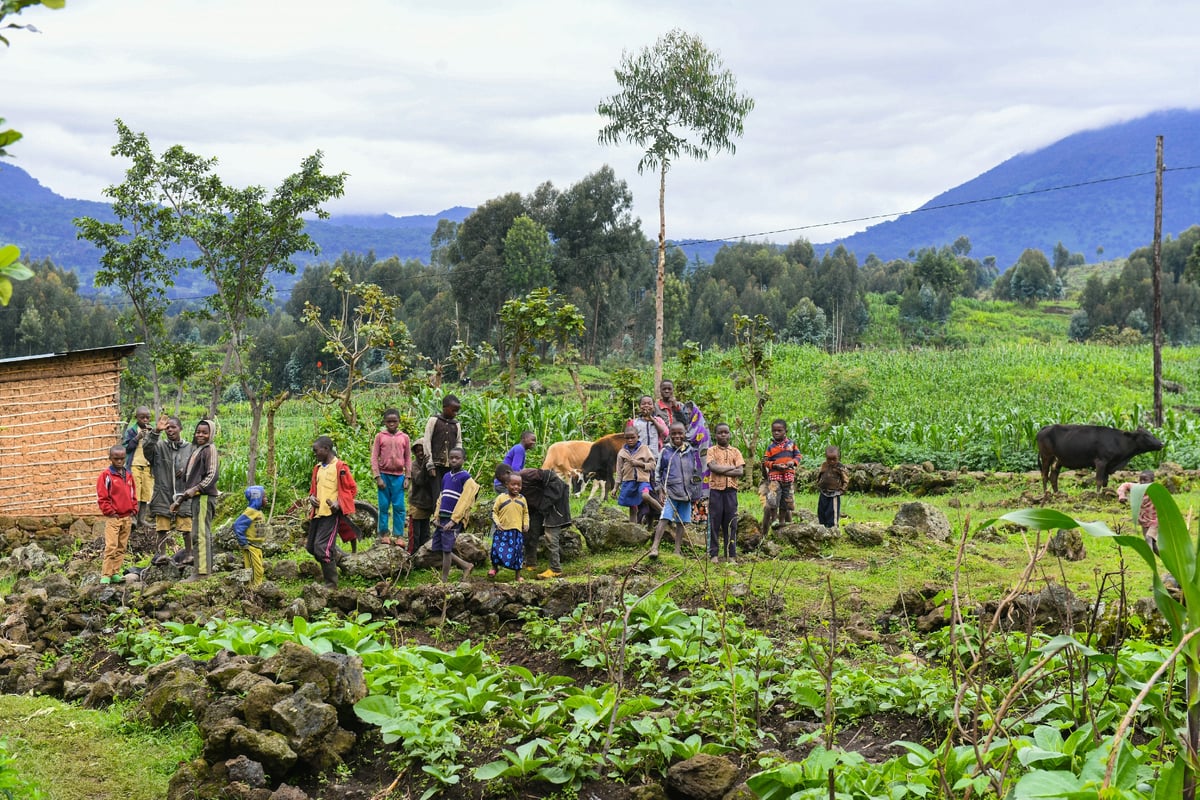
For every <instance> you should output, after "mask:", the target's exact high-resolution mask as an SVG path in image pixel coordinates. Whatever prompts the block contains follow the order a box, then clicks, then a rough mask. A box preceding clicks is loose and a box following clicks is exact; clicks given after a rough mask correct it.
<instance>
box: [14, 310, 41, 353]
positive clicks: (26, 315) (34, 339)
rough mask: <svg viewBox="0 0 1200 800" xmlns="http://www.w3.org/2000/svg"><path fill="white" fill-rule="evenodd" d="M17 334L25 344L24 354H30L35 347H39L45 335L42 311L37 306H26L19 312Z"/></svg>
mask: <svg viewBox="0 0 1200 800" xmlns="http://www.w3.org/2000/svg"><path fill="white" fill-rule="evenodd" d="M17 335H18V336H19V337H20V338H21V343H22V344H24V345H25V354H26V355H32V354H33V351H34V350H35V349H41V346H42V340H43V339H44V338H45V337H46V323H45V322H43V321H42V313H41V312H40V311H38V310H37V306H26V307H25V311H24V312H23V313H22V314H21V322H20V324H18V325H17Z"/></svg>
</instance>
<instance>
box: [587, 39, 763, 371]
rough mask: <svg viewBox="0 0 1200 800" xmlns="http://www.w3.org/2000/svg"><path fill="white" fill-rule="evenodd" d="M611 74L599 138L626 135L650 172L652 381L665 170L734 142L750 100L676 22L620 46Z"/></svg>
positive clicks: (658, 334) (659, 314)
mask: <svg viewBox="0 0 1200 800" xmlns="http://www.w3.org/2000/svg"><path fill="white" fill-rule="evenodd" d="M614 73H615V75H616V78H617V84H618V85H619V86H620V87H621V90H620V91H619V92H618V93H617V94H615V95H613V96H612V97H610V98H608V99H607V100H605V101H603V102H601V103H600V104H599V105H598V106H597V107H596V111H597V112H599V113H600V115H601V116H603V117H605V118H607V120H608V122H607V123H606V124H605V125H604V127H602V128H601V129H600V134H599V139H600V143H601V144H620V143H622V142H630V143H632V144H636V145H637V146H638V147H642V148H644V149H645V151H644V153H643V154H642V158H641V160H640V161H638V165H637V168H638V172H639V173H642V172H644V171H645V170H647V169H653V170H657V171H658V176H659V177H658V268H657V269H658V271H657V278H656V281H655V315H654V320H655V323H654V385H655V386H657V385H658V383H659V382H660V381H661V380H662V362H663V338H664V314H665V308H664V290H665V284H666V247H667V218H666V192H667V171H668V170H669V169H670V168H671V163H672V162H673V161H675V160H676V159H678V158H679V157H680V156H689V157H691V158H695V159H699V160H701V161H703V160H707V159H708V157H709V156H710V155H712V154H713V153H714V152H716V153H719V152H721V151H723V150H727V151H729V152H730V153H733V152H735V150H736V149H737V148H736V146H735V145H734V139H736V138H737V137H739V136H741V135H742V122H743V120H744V119H745V118H746V115H747V114H748V113H750V110H751V109H753V108H754V100H753V99H752V98H751V97H750V96H749V95H746V94H742V93H740V92H739V91H738V88H737V79H736V78H735V77H734V75H733V73H732V72H731V71H729V70H728V69H726V68H725V66H724V64H723V62H722V61H721V57H720V56H719V55H718V54H717V53H716V52H714V51H712V50H709V49H708V47H707V45H705V44H704V41H703V40H702V39H701V38H700V37H699V36H695V35H693V34H689V33H686V32H685V31H682V30H679V29H678V28H676V29H673V30H671V31H668V32H667V33H665V34H663V35H662V36H660V37H659V38H658V41H656V42H655V43H654V45H652V46H650V47H646V48H643V49H642V51H641V52H640V53H638V54H637V55H632V54H630V53H623V54H622V55H621V63H620V64H619V65H618V67H617V68H616V70H614Z"/></svg>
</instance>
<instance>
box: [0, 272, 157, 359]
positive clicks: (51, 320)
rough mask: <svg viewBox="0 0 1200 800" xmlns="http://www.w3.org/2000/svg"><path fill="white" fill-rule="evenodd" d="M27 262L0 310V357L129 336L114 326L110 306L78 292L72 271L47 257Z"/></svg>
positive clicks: (109, 342) (102, 343)
mask: <svg viewBox="0 0 1200 800" xmlns="http://www.w3.org/2000/svg"><path fill="white" fill-rule="evenodd" d="M27 266H28V268H29V270H30V273H31V275H30V278H29V279H28V280H26V281H25V282H24V283H23V284H22V285H21V291H20V292H17V293H16V294H15V295H13V297H12V301H11V303H10V305H9V306H8V308H7V309H5V310H4V312H3V313H0V357H2V358H8V357H11V356H27V355H39V354H42V353H54V352H63V351H66V350H79V349H83V348H87V347H104V346H108V345H113V344H117V343H118V342H121V341H128V340H129V339H130V338H134V337H127V336H123V335H122V334H121V332H120V331H119V330H118V327H117V314H116V312H115V311H114V310H112V309H111V308H109V307H107V306H106V305H104V304H103V303H97V302H95V301H93V300H89V299H84V298H81V297H80V296H79V278H78V277H76V275H75V273H74V272H70V271H67V270H64V269H62V268H61V267H58V266H56V265H55V264H54V263H53V262H51V261H50V260H49V259H45V260H41V261H31V262H29V264H28V265H27ZM35 311H36V314H35V313H32V312H35ZM26 318H28V321H25V323H24V327H22V321H23V320H26Z"/></svg>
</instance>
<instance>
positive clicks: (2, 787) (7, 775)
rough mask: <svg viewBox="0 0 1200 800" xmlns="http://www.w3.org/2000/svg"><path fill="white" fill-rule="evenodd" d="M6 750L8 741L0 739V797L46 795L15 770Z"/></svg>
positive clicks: (30, 799)
mask: <svg viewBox="0 0 1200 800" xmlns="http://www.w3.org/2000/svg"><path fill="white" fill-rule="evenodd" d="M8 750H9V746H8V741H7V740H5V739H0V797H5V798H13V800H15V798H22V799H23V800H42V798H44V797H45V796H46V795H45V794H44V793H43V792H42V790H41V789H39V788H38V787H37V786H35V785H34V784H33V783H32V782H30V781H29V780H27V779H26V778H24V777H23V776H22V775H21V774H20V773H19V772H18V771H17V767H16V764H15V763H14V761H13V757H12V756H11V755H9V752H8Z"/></svg>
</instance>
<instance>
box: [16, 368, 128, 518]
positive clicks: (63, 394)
mask: <svg viewBox="0 0 1200 800" xmlns="http://www.w3.org/2000/svg"><path fill="white" fill-rule="evenodd" d="M132 350H133V347H116V348H102V349H96V350H84V351H80V352H77V353H66V354H63V355H54V356H46V357H39V358H31V359H11V360H8V361H3V362H0V514H3V515H6V516H21V517H56V516H58V515H61V514H74V515H79V516H89V515H95V514H98V513H99V511H98V509H97V507H96V477H97V476H98V475H99V474H100V470H102V469H103V468H104V467H105V466H107V463H108V457H107V455H106V451H107V450H108V448H110V447H112V445H113V444H116V443H118V442H120V440H121V435H122V433H123V431H122V430H121V420H120V402H119V400H120V397H119V393H120V375H121V359H122V358H124V357H125V356H127V355H129V353H130V352H132Z"/></svg>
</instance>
